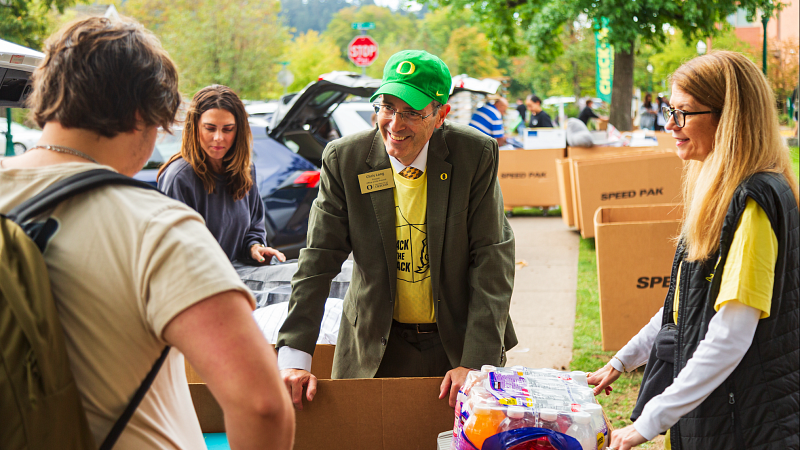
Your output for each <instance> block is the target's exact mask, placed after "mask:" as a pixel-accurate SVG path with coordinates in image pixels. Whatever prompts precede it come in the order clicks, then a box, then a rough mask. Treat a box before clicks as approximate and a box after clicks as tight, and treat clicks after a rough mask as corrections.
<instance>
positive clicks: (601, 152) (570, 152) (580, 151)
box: [567, 147, 663, 158]
mask: <svg viewBox="0 0 800 450" xmlns="http://www.w3.org/2000/svg"><path fill="white" fill-rule="evenodd" d="M647 151H663V149H660V148H657V147H567V157H568V158H607V157H609V156H616V155H621V154H632V153H642V152H647Z"/></svg>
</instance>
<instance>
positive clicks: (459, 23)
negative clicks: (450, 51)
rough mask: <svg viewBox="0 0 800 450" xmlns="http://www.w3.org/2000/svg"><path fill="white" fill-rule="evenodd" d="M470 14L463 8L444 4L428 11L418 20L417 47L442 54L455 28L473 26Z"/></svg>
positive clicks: (435, 53) (434, 53)
mask: <svg viewBox="0 0 800 450" xmlns="http://www.w3.org/2000/svg"><path fill="white" fill-rule="evenodd" d="M471 19H472V16H471V15H470V14H469V13H467V12H466V11H464V10H459V9H455V8H453V7H452V6H445V7H444V8H440V9H437V10H434V11H430V12H429V13H428V14H426V15H425V17H423V18H422V20H420V21H419V32H418V33H417V36H418V37H417V48H419V49H421V50H425V51H427V52H428V53H431V54H433V55H438V56H442V55H444V54H445V51H446V50H447V47H448V46H449V45H450V35H451V34H453V31H454V30H455V29H457V28H461V27H464V26H474V25H475V24H474V23H472V22H471Z"/></svg>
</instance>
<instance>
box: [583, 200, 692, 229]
mask: <svg viewBox="0 0 800 450" xmlns="http://www.w3.org/2000/svg"><path fill="white" fill-rule="evenodd" d="M682 214H683V206H682V205H681V204H680V203H666V204H663V205H630V206H605V207H601V208H597V211H596V212H595V216H594V225H595V226H596V227H597V226H603V225H613V224H627V223H632V222H672V221H675V220H681V217H682Z"/></svg>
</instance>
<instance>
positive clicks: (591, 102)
mask: <svg viewBox="0 0 800 450" xmlns="http://www.w3.org/2000/svg"><path fill="white" fill-rule="evenodd" d="M593 104H594V101H593V100H592V99H590V98H587V99H586V106H589V105H593Z"/></svg>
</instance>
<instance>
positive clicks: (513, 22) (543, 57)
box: [428, 0, 781, 130]
mask: <svg viewBox="0 0 800 450" xmlns="http://www.w3.org/2000/svg"><path fill="white" fill-rule="evenodd" d="M428 1H429V2H434V0H428ZM436 2H437V5H442V6H445V5H454V6H456V7H459V8H469V9H470V11H472V12H473V13H474V14H476V15H477V16H478V17H479V19H480V21H481V22H482V23H484V24H485V28H486V29H487V30H491V31H489V32H488V33H487V34H488V36H489V37H490V39H491V40H492V42H493V44H494V47H495V49H496V50H499V51H502V52H504V53H506V54H511V55H513V54H520V53H522V52H523V51H524V46H523V45H521V44H520V39H519V33H520V31H518V30H522V33H523V34H524V39H522V40H521V41H522V42H533V43H537V45H540V47H539V48H538V49H537V52H536V57H537V59H538V60H539V61H540V62H548V63H549V62H553V61H554V60H555V59H556V58H557V57H559V56H561V55H563V54H564V51H565V46H564V43H565V41H564V40H562V39H559V38H560V37H561V36H562V34H563V32H564V30H565V28H566V27H568V26H569V24H571V23H572V22H574V21H575V20H576V18H577V17H578V16H579V15H583V16H585V17H587V18H588V19H589V21H590V22H592V23H599V21H600V19H601V18H606V19H608V21H609V33H608V38H609V41H610V43H611V44H612V45H613V46H614V49H615V63H614V64H615V66H614V91H613V94H612V107H611V121H612V123H614V124H615V125H616V126H617V128H619V129H621V130H628V129H630V127H631V120H630V119H631V114H630V112H631V108H630V103H631V97H632V93H633V81H634V80H633V74H634V55H635V52H636V49H637V47H641V46H644V45H651V46H653V47H655V48H657V49H658V48H661V47H663V46H664V45H665V44H666V43H667V40H668V36H669V35H668V34H667V33H666V32H665V31H666V30H667V29H668V28H669V27H672V28H675V29H679V30H681V31H683V32H684V36H685V37H686V39H687V41H695V42H696V41H697V39H699V38H702V37H706V36H716V35H719V33H720V30H718V29H717V27H716V24H718V23H722V22H724V21H725V18H726V17H727V16H728V15H729V14H731V13H733V12H736V10H737V8H744V9H745V10H747V11H748V12H750V13H751V14H754V13H755V11H756V9H760V10H761V11H766V12H767V14H771V13H772V11H773V10H776V9H780V7H781V6H780V3H779V0H740V1H738V2H728V1H718V0H713V1H694V2H687V1H684V0H638V1H634V0H603V1H600V0H480V1H478V0H436Z"/></svg>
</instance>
